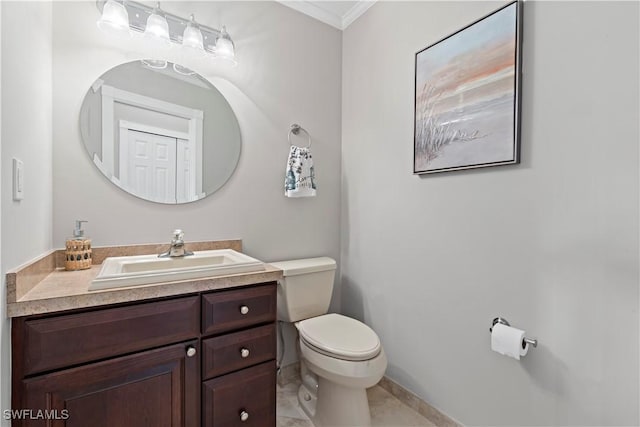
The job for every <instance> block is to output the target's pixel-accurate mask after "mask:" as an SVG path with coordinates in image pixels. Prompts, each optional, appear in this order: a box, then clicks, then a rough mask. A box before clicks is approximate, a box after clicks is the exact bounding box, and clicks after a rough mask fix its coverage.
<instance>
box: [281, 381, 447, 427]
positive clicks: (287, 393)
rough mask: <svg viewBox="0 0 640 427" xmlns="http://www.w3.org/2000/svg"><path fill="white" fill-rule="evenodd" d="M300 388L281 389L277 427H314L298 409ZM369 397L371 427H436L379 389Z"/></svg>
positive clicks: (290, 384) (368, 393)
mask: <svg viewBox="0 0 640 427" xmlns="http://www.w3.org/2000/svg"><path fill="white" fill-rule="evenodd" d="M298 386H299V383H298V382H290V383H288V384H286V385H284V386H278V389H277V391H278V393H277V407H276V413H277V421H276V425H277V427H313V424H311V421H309V418H307V416H306V415H305V413H304V412H303V411H302V409H301V408H300V406H299V405H298V398H297V391H298ZM367 396H368V398H369V408H370V410H371V424H372V426H376V427H409V426H411V427H418V426H427V427H435V425H434V424H432V423H431V422H429V420H427V419H426V418H424V417H423V416H421V415H420V414H418V413H417V412H416V411H414V410H413V409H411V408H409V407H408V406H407V405H405V404H404V403H402V402H400V401H399V400H398V399H396V398H395V397H394V396H393V395H391V394H390V393H389V392H387V391H386V390H384V389H383V388H381V387H379V386H375V387H372V388H370V389H369V390H367ZM354 427H355V426H354Z"/></svg>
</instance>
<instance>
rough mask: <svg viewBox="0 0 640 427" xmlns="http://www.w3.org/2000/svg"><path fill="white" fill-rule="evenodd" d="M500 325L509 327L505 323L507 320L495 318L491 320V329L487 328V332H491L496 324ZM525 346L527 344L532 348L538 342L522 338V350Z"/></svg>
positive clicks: (507, 323)
mask: <svg viewBox="0 0 640 427" xmlns="http://www.w3.org/2000/svg"><path fill="white" fill-rule="evenodd" d="M498 323H500V324H501V325H505V326H511V325H510V324H509V322H508V321H507V319H505V318H503V317H496V318H494V319H493V322H492V323H491V327H490V328H489V332H492V331H493V327H494V326H496V324H498ZM525 344H529V345H532V346H534V347H537V346H538V340H537V339H535V338H527V337H524V338H523V339H522V348H524V346H525Z"/></svg>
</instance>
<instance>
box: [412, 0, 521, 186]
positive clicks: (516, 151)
mask: <svg viewBox="0 0 640 427" xmlns="http://www.w3.org/2000/svg"><path fill="white" fill-rule="evenodd" d="M521 34H522V3H521V2H520V1H517V0H516V1H513V2H511V3H508V4H506V5H505V6H503V7H501V8H500V9H498V10H496V11H494V12H491V13H490V14H488V15H486V16H484V17H482V18H480V19H478V20H476V21H474V22H473V23H471V24H469V25H467V26H466V27H464V28H462V29H460V30H458V31H456V32H455V33H453V34H450V35H448V36H447V37H445V38H443V39H441V40H439V41H437V42H436V43H433V44H431V45H429V46H427V47H426V48H424V49H422V50H420V51H418V52H416V54H415V86H414V95H415V96H414V100H415V104H414V150H413V173H414V174H417V175H420V174H433V173H440V172H448V171H457V170H466V169H475V168H484V167H490V166H500V165H510V164H517V163H520V105H521V99H520V84H521V62H522V60H521V43H522V36H521Z"/></svg>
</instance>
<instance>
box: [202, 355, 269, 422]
mask: <svg viewBox="0 0 640 427" xmlns="http://www.w3.org/2000/svg"><path fill="white" fill-rule="evenodd" d="M202 406H203V408H202V412H203V417H204V422H203V426H204V427H275V425H276V362H275V361H271V362H265V363H262V364H260V365H257V366H254V367H251V368H246V369H242V370H240V371H237V372H234V373H232V374H228V375H223V376H221V377H218V378H215V379H212V380H209V381H205V382H204V383H203V399H202Z"/></svg>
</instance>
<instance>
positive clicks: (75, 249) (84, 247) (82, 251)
mask: <svg viewBox="0 0 640 427" xmlns="http://www.w3.org/2000/svg"><path fill="white" fill-rule="evenodd" d="M83 222H88V221H83V220H76V227H75V228H74V230H73V237H70V238H69V239H67V242H66V245H65V246H66V249H65V259H64V268H65V269H66V270H86V269H87V268H91V239H88V238H86V237H85V236H84V230H83V229H82V223H83Z"/></svg>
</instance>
